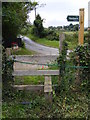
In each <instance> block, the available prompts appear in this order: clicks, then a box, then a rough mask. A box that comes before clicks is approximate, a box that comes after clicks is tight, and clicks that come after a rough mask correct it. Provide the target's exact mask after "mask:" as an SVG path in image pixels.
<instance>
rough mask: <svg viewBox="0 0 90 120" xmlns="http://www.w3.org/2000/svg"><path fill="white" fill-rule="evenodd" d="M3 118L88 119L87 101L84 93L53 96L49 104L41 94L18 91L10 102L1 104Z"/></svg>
mask: <svg viewBox="0 0 90 120" xmlns="http://www.w3.org/2000/svg"><path fill="white" fill-rule="evenodd" d="M2 117H3V118H14V119H15V118H30V119H32V118H33V119H36V118H42V119H43V118H57V119H59V118H74V119H78V118H81V119H83V118H84V119H86V118H87V117H88V99H87V97H86V94H85V93H84V92H82V93H75V92H74V93H72V92H71V93H68V94H67V95H66V94H63V95H61V96H60V95H55V94H54V96H53V103H52V104H50V103H49V102H48V101H47V100H46V99H45V97H44V95H43V94H41V93H32V92H27V91H19V92H17V93H16V94H14V97H12V99H11V101H8V102H3V103H2Z"/></svg>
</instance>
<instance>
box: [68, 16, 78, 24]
mask: <svg viewBox="0 0 90 120" xmlns="http://www.w3.org/2000/svg"><path fill="white" fill-rule="evenodd" d="M67 21H72V22H79V16H74V15H68V16H67Z"/></svg>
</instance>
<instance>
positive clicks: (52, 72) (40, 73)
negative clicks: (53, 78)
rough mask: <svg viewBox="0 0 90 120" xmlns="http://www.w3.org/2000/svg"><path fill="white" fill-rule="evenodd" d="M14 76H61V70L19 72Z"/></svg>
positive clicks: (14, 73) (15, 72)
mask: <svg viewBox="0 0 90 120" xmlns="http://www.w3.org/2000/svg"><path fill="white" fill-rule="evenodd" d="M13 75H14V76H29V75H30V76H33V75H59V70H33V71H31V70H30V71H21V70H17V71H14V72H13Z"/></svg>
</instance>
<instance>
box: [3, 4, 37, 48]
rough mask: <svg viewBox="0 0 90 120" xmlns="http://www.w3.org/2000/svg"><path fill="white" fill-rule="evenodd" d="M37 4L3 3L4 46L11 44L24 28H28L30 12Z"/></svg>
mask: <svg viewBox="0 0 90 120" xmlns="http://www.w3.org/2000/svg"><path fill="white" fill-rule="evenodd" d="M36 5H37V4H36V2H33V3H32V2H27V3H26V2H3V3H2V36H3V40H4V46H7V44H10V43H11V41H13V39H16V37H17V35H18V34H20V33H21V30H22V28H24V27H26V25H27V23H26V21H27V18H28V15H27V14H28V12H30V10H32V9H33V7H35V6H36Z"/></svg>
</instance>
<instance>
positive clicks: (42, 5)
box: [34, 4, 46, 19]
mask: <svg viewBox="0 0 90 120" xmlns="http://www.w3.org/2000/svg"><path fill="white" fill-rule="evenodd" d="M45 5H46V4H41V5H40V6H38V7H44V6H45ZM38 7H36V6H35V8H34V10H35V19H36V15H37V12H36V11H37V8H38Z"/></svg>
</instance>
